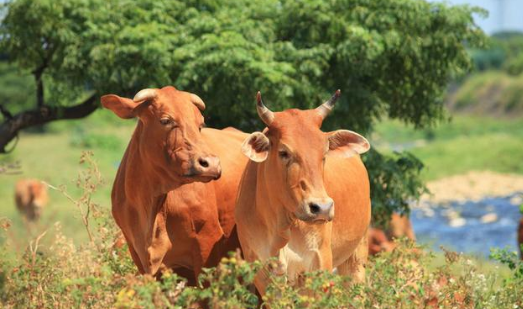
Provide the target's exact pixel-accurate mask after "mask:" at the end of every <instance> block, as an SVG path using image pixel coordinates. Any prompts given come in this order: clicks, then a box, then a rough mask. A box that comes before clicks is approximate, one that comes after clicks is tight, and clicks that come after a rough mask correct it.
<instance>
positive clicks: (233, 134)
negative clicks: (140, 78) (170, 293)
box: [101, 87, 246, 283]
mask: <svg viewBox="0 0 523 309" xmlns="http://www.w3.org/2000/svg"><path fill="white" fill-rule="evenodd" d="M101 101H102V104H103V106H104V107H106V108H108V109H111V110H112V111H113V112H114V113H115V114H116V115H118V116H119V117H121V118H133V117H138V119H139V121H138V124H137V127H136V129H135V131H134V134H133V136H132V138H131V141H130V143H129V145H128V147H127V150H126V152H125V154H124V156H123V159H122V161H121V164H120V167H119V169H118V173H117V175H116V179H115V181H114V185H113V191H112V195H111V197H112V213H113V217H114V219H115V221H116V223H117V224H118V226H119V227H120V228H121V230H122V232H123V234H124V237H125V240H126V241H127V243H128V246H129V251H130V253H131V256H132V258H133V261H134V263H135V264H136V266H137V267H138V269H139V271H140V272H141V273H145V274H151V275H159V274H160V271H161V270H162V269H165V268H170V269H173V270H174V272H176V273H178V274H180V275H182V276H185V277H187V278H188V279H189V280H190V282H191V283H194V279H195V278H196V277H197V276H198V274H199V273H200V271H201V268H202V267H210V266H215V265H217V263H218V262H219V260H220V259H221V257H222V256H223V255H225V254H226V253H227V252H228V251H229V250H235V249H236V248H238V247H239V243H238V240H237V236H236V231H235V230H234V211H233V209H234V201H235V198H236V192H237V191H236V190H237V187H238V184H239V181H240V177H241V170H242V168H243V167H242V164H243V165H244V164H245V162H246V159H245V158H243V156H242V154H241V152H240V148H241V142H242V141H243V139H244V138H245V136H246V134H245V133H241V132H239V131H234V130H224V131H219V130H214V129H202V127H203V126H204V119H203V116H202V114H201V112H200V111H202V110H203V109H204V108H205V105H204V103H203V101H202V100H201V99H200V98H199V97H198V96H196V95H195V94H192V93H188V92H184V91H179V90H177V89H175V88H174V87H164V88H162V89H144V90H142V91H140V92H138V93H137V94H136V96H135V97H134V99H132V100H131V99H127V98H122V97H119V96H116V95H112V94H111V95H105V96H103V97H102V99H101ZM211 144H212V146H213V149H211V148H210V145H211ZM234 149H237V150H236V151H234ZM218 156H219V157H220V158H221V159H218ZM220 161H221V164H220ZM222 168H223V169H222ZM220 176H221V179H220V180H219V181H214V182H212V183H210V181H211V180H217V179H219V178H220Z"/></svg>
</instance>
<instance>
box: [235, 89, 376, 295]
mask: <svg viewBox="0 0 523 309" xmlns="http://www.w3.org/2000/svg"><path fill="white" fill-rule="evenodd" d="M338 96H339V90H338V91H337V92H336V94H335V95H334V96H333V97H332V98H331V99H330V100H329V101H327V102H325V103H324V104H323V105H321V106H320V107H318V108H317V109H312V110H297V109H290V110H286V111H283V112H276V113H273V112H271V111H270V110H268V109H267V108H266V107H265V106H264V105H263V102H262V99H261V95H260V93H258V97H257V101H258V102H257V110H258V114H259V116H260V118H261V119H262V120H263V121H264V123H265V124H266V125H267V127H268V128H267V129H265V130H264V131H263V133H262V132H255V133H252V134H251V135H250V136H249V137H248V138H247V139H246V140H245V142H244V144H243V146H242V151H243V153H244V154H245V155H246V156H247V157H249V158H250V161H249V163H247V166H246V168H245V171H244V174H243V178H242V181H241V183H240V188H239V192H238V194H239V195H238V200H237V203H236V211H235V214H236V224H237V229H238V236H239V239H240V243H241V246H242V250H243V253H244V256H245V258H246V259H247V260H248V261H254V260H261V261H265V260H267V259H269V258H271V257H277V258H278V259H279V261H280V262H281V265H282V269H280V271H281V272H285V273H286V274H287V275H288V277H289V279H290V280H291V281H292V280H294V279H296V277H297V275H298V274H300V273H302V272H304V271H312V270H332V269H333V268H334V267H337V268H338V271H339V273H340V274H343V275H352V277H353V278H354V279H355V280H356V281H362V280H364V276H365V272H364V263H365V262H366V260H367V254H368V252H367V250H368V247H367V234H366V233H367V230H368V227H369V222H370V191H369V179H368V175H367V171H366V169H365V166H364V165H363V163H362V161H361V159H360V157H359V155H358V154H361V153H364V152H366V151H367V150H368V149H369V148H370V146H369V143H368V141H367V140H366V139H365V138H364V137H363V136H361V135H359V134H357V133H355V132H352V131H348V130H338V131H333V132H328V133H324V132H322V131H321V130H320V127H321V124H322V122H323V120H324V118H325V117H326V116H327V114H328V113H329V112H330V110H331V109H332V107H333V106H334V103H335V101H336V100H337V98H338ZM267 280H268V279H267V276H266V272H265V271H261V272H260V273H259V274H258V275H257V277H256V279H255V285H256V287H257V289H258V290H259V292H260V293H261V294H262V295H263V294H264V292H265V288H266V285H267Z"/></svg>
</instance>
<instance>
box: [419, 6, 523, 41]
mask: <svg viewBox="0 0 523 309" xmlns="http://www.w3.org/2000/svg"><path fill="white" fill-rule="evenodd" d="M429 1H431V2H448V3H450V4H470V5H473V6H479V7H482V8H484V9H486V10H487V11H489V16H488V17H487V18H486V19H483V18H480V17H479V16H476V23H477V24H478V25H479V26H480V27H481V28H482V29H483V30H484V31H485V32H486V33H488V34H493V33H496V32H499V31H511V30H519V31H522V32H523V0H445V1H443V0H429Z"/></svg>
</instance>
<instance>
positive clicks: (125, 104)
mask: <svg viewBox="0 0 523 309" xmlns="http://www.w3.org/2000/svg"><path fill="white" fill-rule="evenodd" d="M102 105H103V106H104V107H105V108H108V109H110V110H112V111H113V112H114V113H115V114H116V115H118V116H119V117H120V118H124V119H128V118H134V117H138V118H139V120H140V123H139V126H138V128H139V129H140V128H141V129H140V130H138V129H137V131H136V132H135V135H136V134H138V135H139V136H135V137H137V138H138V139H139V144H138V149H139V155H140V157H141V160H146V161H148V162H149V164H151V166H152V169H153V171H154V172H156V173H159V174H161V176H162V177H163V178H166V179H168V180H171V181H175V182H183V183H186V182H192V181H204V182H206V181H210V180H213V179H218V178H219V177H220V175H221V167H220V160H219V159H218V157H216V156H214V155H212V154H211V153H210V151H209V149H208V148H207V146H206V145H205V144H204V143H203V142H202V135H201V129H202V127H203V126H204V119H203V116H202V114H201V112H200V111H203V110H204V109H205V104H204V103H203V101H202V99H200V98H199V97H198V96H197V95H195V94H192V93H189V92H184V91H179V90H177V89H175V88H174V87H171V86H169V87H164V88H162V89H144V90H141V91H140V92H138V93H137V94H136V95H135V97H134V98H133V99H132V100H131V99H128V98H122V97H119V96H117V95H114V94H109V95H105V96H103V97H102ZM135 137H133V138H135Z"/></svg>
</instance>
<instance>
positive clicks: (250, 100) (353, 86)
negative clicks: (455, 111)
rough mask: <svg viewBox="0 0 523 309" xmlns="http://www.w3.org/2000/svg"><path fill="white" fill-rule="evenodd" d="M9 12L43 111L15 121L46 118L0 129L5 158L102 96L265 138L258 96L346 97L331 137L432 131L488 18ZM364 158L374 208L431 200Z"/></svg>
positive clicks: (409, 5)
mask: <svg viewBox="0 0 523 309" xmlns="http://www.w3.org/2000/svg"><path fill="white" fill-rule="evenodd" d="M5 9H6V12H5V18H4V19H3V21H2V24H1V27H0V44H1V47H2V50H5V52H6V53H7V55H8V57H9V59H10V60H11V61H12V62H14V63H16V65H18V66H19V67H20V68H23V69H26V70H29V71H31V72H33V75H34V78H35V82H36V85H37V108H36V109H35V110H30V111H26V112H22V113H21V114H17V115H15V116H14V118H15V119H19V118H23V117H22V116H23V115H26V114H27V113H34V114H36V115H37V116H38V117H36V118H37V119H36V120H35V121H28V122H25V123H24V122H23V121H22V124H19V123H20V121H19V122H16V121H13V119H7V118H6V119H4V123H3V124H2V125H0V149H3V150H5V146H6V144H7V143H8V142H9V141H10V140H11V139H12V138H13V137H14V136H15V135H16V132H18V130H20V129H23V128H26V127H28V126H31V125H35V124H40V123H45V122H48V121H53V120H57V119H63V118H73V117H83V116H86V115H88V114H89V113H90V112H92V111H93V110H94V109H95V108H96V107H97V101H98V100H96V98H97V97H98V96H100V95H102V94H105V93H118V94H120V95H128V96H132V95H133V94H134V93H135V92H136V91H138V90H140V89H141V88H145V87H159V86H163V85H166V84H173V85H175V86H176V87H178V88H181V89H187V90H190V91H192V92H194V93H197V94H198V95H200V96H201V97H202V98H203V99H204V101H206V102H207V105H208V110H207V111H206V115H207V116H208V119H207V123H208V124H209V125H211V126H214V127H225V126H235V127H238V128H240V129H243V130H247V131H252V130H255V129H258V130H259V129H261V128H262V125H261V122H260V121H259V120H258V117H257V116H256V111H255V106H254V94H255V93H256V91H257V90H261V91H262V92H263V93H264V98H265V101H266V103H267V104H268V106H269V107H270V108H271V109H273V110H280V109H284V108H290V107H297V108H311V107H314V106H317V105H318V104H320V103H321V102H322V101H323V100H325V99H326V98H328V97H329V96H330V95H331V94H332V93H333V91H334V90H336V89H338V88H340V89H342V97H341V99H340V101H339V103H338V104H337V107H336V110H335V112H334V113H332V115H331V116H329V118H328V120H327V121H326V123H325V125H324V127H325V128H326V129H332V128H340V127H343V128H350V129H354V130H356V131H359V132H362V133H364V134H369V133H370V132H371V131H372V127H373V125H374V124H375V123H376V122H377V121H379V120H380V119H381V118H382V117H390V118H396V119H400V120H402V121H404V122H405V123H408V124H412V125H414V126H415V127H417V128H422V127H425V126H431V125H434V124H435V123H437V121H438V120H440V119H441V118H442V117H443V105H442V104H443V103H442V102H443V95H444V91H445V88H446V85H447V83H448V82H449V80H451V79H452V78H454V77H456V76H458V75H460V74H462V73H464V72H466V71H467V70H469V69H470V67H471V60H470V58H469V55H468V54H467V51H466V49H465V47H466V46H470V47H481V46H482V45H483V44H484V40H485V35H484V33H483V32H482V31H481V30H480V29H479V28H478V27H477V25H475V23H474V20H473V17H472V15H473V14H474V13H481V14H483V13H484V12H483V11H482V10H480V9H478V8H472V7H469V6H449V5H447V4H442V3H428V2H426V1H422V0H307V1H291V0H281V1H277V0H260V1H247V0H220V1H217V0H191V1H157V0H141V1H127V0H119V1H104V0H12V1H10V2H8V3H7V4H6V6H5ZM44 81H45V83H46V84H47V83H48V84H49V85H51V86H49V87H47V86H44ZM48 88H50V89H52V91H51V90H49V91H47V93H44V89H48ZM86 98H87V99H86ZM51 102H52V103H51ZM75 104H76V105H75ZM73 111H74V112H73ZM20 115H22V116H20ZM45 115H47V116H45ZM49 115H51V116H49ZM17 117H18V118H17ZM13 123H18V124H19V125H18V126H16V125H13ZM13 126H14V128H13ZM366 160H367V165H368V166H369V170H370V177H371V181H372V185H373V188H375V189H376V188H380V189H379V190H373V203H374V207H375V209H376V210H377V211H378V212H379V211H380V210H383V212H382V213H387V212H389V211H390V210H391V209H393V208H396V209H399V210H406V209H407V207H406V200H408V199H409V198H416V197H417V196H418V195H419V194H420V193H421V192H422V190H423V186H422V185H421V182H420V180H419V170H420V169H421V168H422V164H421V163H420V162H419V161H417V160H416V159H415V158H414V157H412V156H410V155H408V154H397V155H395V156H394V157H386V156H383V155H381V154H379V153H376V152H373V153H371V155H369V156H367V157H366ZM387 180H389V181H390V180H394V181H393V182H391V183H387V182H386V181H387ZM378 192H379V193H378ZM390 206H393V207H390Z"/></svg>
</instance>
